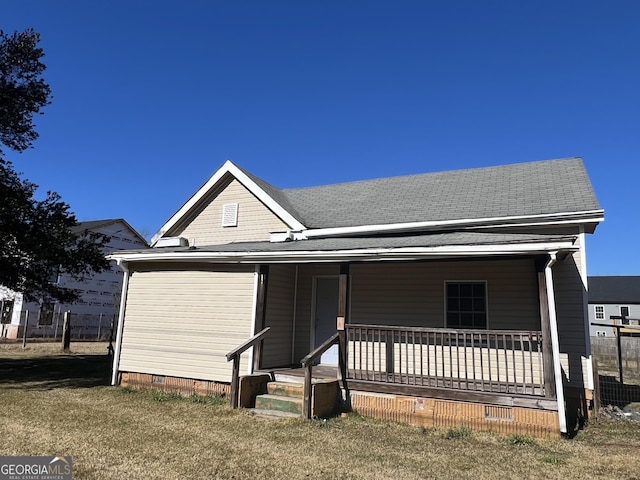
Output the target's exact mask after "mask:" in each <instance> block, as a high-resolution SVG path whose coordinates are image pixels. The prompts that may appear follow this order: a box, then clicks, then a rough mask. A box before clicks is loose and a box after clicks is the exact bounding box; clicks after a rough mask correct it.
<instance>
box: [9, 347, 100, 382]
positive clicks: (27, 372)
mask: <svg viewBox="0 0 640 480" xmlns="http://www.w3.org/2000/svg"><path fill="white" fill-rule="evenodd" d="M111 362H112V357H110V356H108V355H51V356H43V357H38V358H23V359H20V358H10V359H3V358H0V388H21V389H34V390H51V389H54V388H89V387H97V386H104V385H109V383H110V373H111Z"/></svg>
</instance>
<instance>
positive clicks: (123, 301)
mask: <svg viewBox="0 0 640 480" xmlns="http://www.w3.org/2000/svg"><path fill="white" fill-rule="evenodd" d="M118 266H119V267H120V268H121V269H122V271H123V272H124V279H123V280H122V295H121V296H120V311H119V312H118V330H117V334H116V348H115V351H114V353H113V372H112V374H111V385H115V384H116V383H117V382H118V367H119V365H120V350H121V347H122V331H123V329H124V311H125V305H126V303H127V292H128V290H129V267H128V265H127V262H125V261H124V260H118Z"/></svg>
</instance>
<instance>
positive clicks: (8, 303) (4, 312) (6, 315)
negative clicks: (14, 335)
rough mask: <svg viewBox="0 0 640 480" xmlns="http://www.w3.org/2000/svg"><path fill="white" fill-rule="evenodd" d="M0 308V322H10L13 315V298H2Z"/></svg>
mask: <svg viewBox="0 0 640 480" xmlns="http://www.w3.org/2000/svg"><path fill="white" fill-rule="evenodd" d="M1 307H2V309H1V310H0V323H11V316H12V315H13V300H2V302H1Z"/></svg>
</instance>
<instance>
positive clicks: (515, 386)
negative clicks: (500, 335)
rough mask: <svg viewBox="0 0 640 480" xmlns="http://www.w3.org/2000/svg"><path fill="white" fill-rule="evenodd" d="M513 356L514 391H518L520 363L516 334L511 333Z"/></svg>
mask: <svg viewBox="0 0 640 480" xmlns="http://www.w3.org/2000/svg"><path fill="white" fill-rule="evenodd" d="M511 358H512V360H513V393H518V365H517V363H516V335H515V334H512V335H511Z"/></svg>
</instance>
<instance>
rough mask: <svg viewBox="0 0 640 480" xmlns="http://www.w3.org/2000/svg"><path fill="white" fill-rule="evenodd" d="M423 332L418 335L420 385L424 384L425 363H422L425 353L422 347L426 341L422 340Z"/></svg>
mask: <svg viewBox="0 0 640 480" xmlns="http://www.w3.org/2000/svg"><path fill="white" fill-rule="evenodd" d="M422 333H423V332H420V335H419V337H418V338H419V339H420V385H424V363H422V362H423V355H424V353H423V351H422V349H423V348H424V347H423V346H422V345H423V343H424V342H423V341H422V339H423V336H422Z"/></svg>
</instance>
